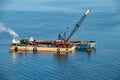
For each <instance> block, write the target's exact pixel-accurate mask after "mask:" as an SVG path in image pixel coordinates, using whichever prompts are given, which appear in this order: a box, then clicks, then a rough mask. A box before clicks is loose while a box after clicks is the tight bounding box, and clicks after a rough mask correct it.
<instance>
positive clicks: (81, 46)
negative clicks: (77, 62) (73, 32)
mask: <svg viewBox="0 0 120 80" xmlns="http://www.w3.org/2000/svg"><path fill="white" fill-rule="evenodd" d="M95 45H96V41H80V42H79V43H77V44H76V48H77V49H87V48H94V47H95Z"/></svg>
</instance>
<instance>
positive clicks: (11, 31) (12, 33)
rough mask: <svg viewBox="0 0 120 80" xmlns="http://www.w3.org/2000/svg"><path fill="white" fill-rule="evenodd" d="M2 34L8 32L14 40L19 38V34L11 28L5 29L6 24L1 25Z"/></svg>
mask: <svg viewBox="0 0 120 80" xmlns="http://www.w3.org/2000/svg"><path fill="white" fill-rule="evenodd" d="M0 32H8V33H9V34H10V35H12V36H13V37H14V38H16V37H18V34H17V33H16V32H15V31H14V30H12V29H11V28H8V27H5V26H4V24H2V23H0Z"/></svg>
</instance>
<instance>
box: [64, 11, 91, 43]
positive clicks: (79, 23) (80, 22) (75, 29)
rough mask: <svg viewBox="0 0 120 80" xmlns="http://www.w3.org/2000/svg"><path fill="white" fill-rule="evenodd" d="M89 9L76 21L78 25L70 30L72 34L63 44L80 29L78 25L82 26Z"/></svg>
mask: <svg viewBox="0 0 120 80" xmlns="http://www.w3.org/2000/svg"><path fill="white" fill-rule="evenodd" d="M90 11H91V9H88V10H87V11H86V12H85V14H84V15H83V16H82V17H81V18H80V20H79V21H78V23H77V24H76V25H75V27H74V29H73V30H72V32H71V33H70V35H69V36H68V38H67V39H66V40H65V43H66V42H67V41H68V40H69V39H70V38H71V36H72V35H73V34H74V33H75V32H76V31H77V30H78V28H79V27H80V25H81V24H82V22H83V21H84V19H85V18H86V16H87V15H88V14H89V13H90Z"/></svg>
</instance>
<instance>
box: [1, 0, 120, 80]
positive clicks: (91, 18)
mask: <svg viewBox="0 0 120 80" xmlns="http://www.w3.org/2000/svg"><path fill="white" fill-rule="evenodd" d="M35 1H36V0H35ZM35 1H34V0H30V1H29V2H28V3H27V1H25V0H21V2H20V1H17V0H8V1H6V0H5V1H2V2H1V3H0V5H1V6H0V23H2V24H4V26H6V27H9V28H11V29H13V30H14V31H16V32H17V33H18V34H19V37H20V38H29V37H31V36H32V37H34V38H35V39H44V40H55V39H57V36H58V34H59V33H62V32H64V30H65V29H66V27H69V26H71V27H70V30H67V35H69V33H70V31H71V30H72V28H73V27H74V26H72V24H73V23H74V22H75V21H76V20H78V19H79V18H80V17H81V16H82V15H83V14H84V12H85V11H86V10H87V9H88V8H91V9H92V11H91V14H89V15H88V16H87V17H86V19H85V21H84V22H83V24H82V25H81V27H80V28H79V29H78V31H77V32H76V33H75V34H74V35H73V37H72V38H71V40H75V37H77V38H78V39H77V40H95V41H96V42H97V43H96V47H95V49H94V50H93V51H92V52H91V53H89V52H86V51H75V52H74V53H71V54H67V55H66V56H59V55H55V54H54V53H49V52H48V53H43V52H41V53H32V52H29V53H27V52H21V53H11V52H10V51H9V44H10V43H11V40H12V38H13V37H12V36H11V35H9V34H8V33H6V32H0V80H120V47H119V45H120V6H119V4H120V1H119V0H105V1H104V0H89V1H88V0H84V1H82V0H74V1H73V0H69V1H68V0H66V1H64V0H61V1H57V0H51V1H50V0H45V1H43V0H41V1H38V2H35ZM25 4H26V5H25ZM19 6H21V7H19ZM26 6H28V7H26Z"/></svg>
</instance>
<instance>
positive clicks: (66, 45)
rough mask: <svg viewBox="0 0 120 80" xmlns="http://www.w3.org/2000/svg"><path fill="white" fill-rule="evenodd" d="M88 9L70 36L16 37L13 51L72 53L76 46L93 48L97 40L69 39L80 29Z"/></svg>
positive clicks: (12, 46)
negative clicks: (52, 38)
mask: <svg viewBox="0 0 120 80" xmlns="http://www.w3.org/2000/svg"><path fill="white" fill-rule="evenodd" d="M90 11H91V10H90V9H88V10H87V11H86V12H85V14H84V15H83V16H82V17H81V19H80V20H79V21H78V22H77V24H76V25H75V27H74V29H73V31H72V32H71V34H70V35H69V36H68V38H67V39H66V38H63V37H61V35H59V36H58V40H34V39H33V38H30V39H21V40H19V39H16V38H14V39H13V40H12V44H11V45H10V50H11V51H15V52H17V51H33V52H55V53H71V52H74V51H75V49H76V48H82V46H83V45H85V47H84V48H93V47H94V46H95V41H69V39H70V38H71V36H72V35H73V34H74V33H75V32H76V31H77V30H78V28H79V27H80V25H81V23H82V22H83V20H84V19H85V18H86V16H87V15H88V14H89V13H90Z"/></svg>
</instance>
